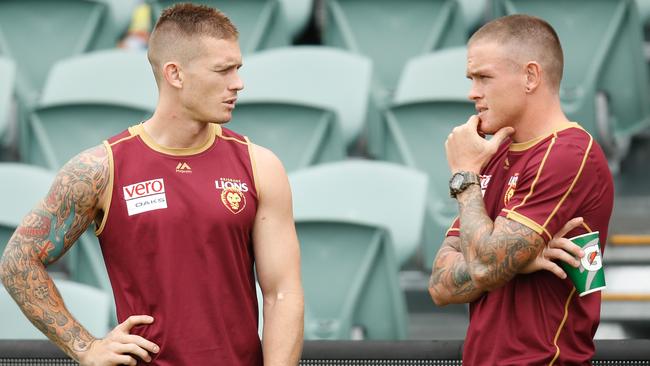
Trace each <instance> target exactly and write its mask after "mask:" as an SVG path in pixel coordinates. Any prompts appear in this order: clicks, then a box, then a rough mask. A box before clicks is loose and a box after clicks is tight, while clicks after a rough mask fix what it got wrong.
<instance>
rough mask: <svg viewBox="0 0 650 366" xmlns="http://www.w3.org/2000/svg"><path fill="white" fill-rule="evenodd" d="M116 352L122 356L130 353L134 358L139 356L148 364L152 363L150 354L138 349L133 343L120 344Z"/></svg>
mask: <svg viewBox="0 0 650 366" xmlns="http://www.w3.org/2000/svg"><path fill="white" fill-rule="evenodd" d="M115 351H116V352H117V353H121V354H125V353H129V354H132V355H134V356H138V357H140V358H141V359H142V360H144V361H146V362H149V361H151V356H149V352H147V351H146V350H144V349H142V348H140V347H138V346H137V345H135V344H133V343H120V344H119V345H117V346H116V347H115Z"/></svg>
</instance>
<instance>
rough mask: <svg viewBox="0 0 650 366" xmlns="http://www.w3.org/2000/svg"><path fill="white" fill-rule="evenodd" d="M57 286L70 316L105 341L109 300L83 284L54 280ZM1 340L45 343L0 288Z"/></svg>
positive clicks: (101, 292) (7, 294)
mask: <svg viewBox="0 0 650 366" xmlns="http://www.w3.org/2000/svg"><path fill="white" fill-rule="evenodd" d="M54 282H55V284H56V287H57V289H58V290H59V293H60V294H61V297H62V298H63V302H64V303H65V305H66V307H67V308H68V310H69V311H70V313H71V314H72V315H73V316H74V317H75V319H77V320H78V321H79V323H81V324H82V325H83V326H84V327H85V328H86V329H87V330H88V331H89V332H90V333H91V334H92V335H94V336H95V337H103V336H104V335H106V333H108V331H109V330H110V328H109V311H110V310H109V309H110V299H109V297H108V296H107V295H106V293H104V292H103V291H101V290H98V289H96V288H93V287H90V286H86V285H84V284H80V283H76V282H73V281H68V280H64V279H55V281H54ZM0 314H2V327H0V339H46V338H47V337H46V336H45V335H44V334H43V333H41V331H39V330H38V329H37V328H36V327H35V326H34V325H32V324H31V323H30V322H29V320H27V318H26V317H25V315H23V313H22V312H21V311H20V308H19V307H18V305H17V304H16V303H15V302H14V300H13V299H12V298H11V296H10V295H9V293H8V292H7V290H6V289H5V288H4V287H3V286H0Z"/></svg>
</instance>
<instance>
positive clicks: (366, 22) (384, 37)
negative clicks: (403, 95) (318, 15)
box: [323, 0, 466, 90]
mask: <svg viewBox="0 0 650 366" xmlns="http://www.w3.org/2000/svg"><path fill="white" fill-rule="evenodd" d="M325 13H326V22H325V25H324V29H323V41H324V43H325V44H326V45H329V46H336V47H342V48H345V49H348V50H350V51H352V52H355V53H359V54H362V55H366V56H368V57H370V59H372V60H373V62H374V64H375V66H376V70H375V72H376V78H377V79H378V80H379V85H381V86H382V87H384V88H388V89H389V90H392V89H393V88H394V87H395V85H396V83H397V80H398V77H399V73H400V71H401V70H402V68H403V67H404V63H405V62H406V61H407V60H408V59H410V58H412V57H414V56H417V55H421V54H424V53H429V52H431V51H434V50H437V49H440V48H444V47H449V46H459V45H462V44H464V43H465V40H466V36H465V26H464V20H463V14H462V10H461V8H460V4H459V3H458V1H457V0H409V1H394V0H381V1H378V0H325Z"/></svg>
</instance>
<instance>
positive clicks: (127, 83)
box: [21, 50, 157, 169]
mask: <svg viewBox="0 0 650 366" xmlns="http://www.w3.org/2000/svg"><path fill="white" fill-rule="evenodd" d="M156 103H157V87H156V83H155V79H154V77H153V74H152V72H151V67H150V66H149V63H148V61H147V58H146V53H145V52H143V51H125V50H109V51H99V52H93V53H89V54H86V55H82V56H79V57H75V58H71V59H67V60H64V61H61V62H59V63H57V64H56V65H55V66H54V67H53V68H52V72H51V73H50V75H49V76H48V79H47V82H46V84H45V88H44V90H43V95H42V98H41V99H40V101H39V103H38V106H37V108H36V109H35V110H34V112H33V113H32V114H31V115H30V118H29V125H28V126H26V128H25V130H26V131H25V133H23V135H24V137H23V140H22V141H21V152H22V155H23V159H24V160H27V161H30V162H33V163H36V164H41V165H44V166H47V167H49V168H52V169H58V168H59V167H60V166H61V165H62V164H63V163H65V162H66V161H67V160H68V159H70V158H71V157H72V156H74V155H76V154H77V153H79V152H81V151H82V150H83V149H86V148H89V147H91V146H96V145H98V144H100V143H101V141H102V140H103V139H106V138H108V137H110V136H112V135H114V134H116V133H119V132H121V131H122V130H124V129H126V128H127V127H129V126H131V125H134V124H137V123H138V122H140V121H142V120H144V119H146V117H147V116H149V115H150V114H151V113H152V112H153V110H154V109H155V107H156Z"/></svg>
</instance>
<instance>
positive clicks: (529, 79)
mask: <svg viewBox="0 0 650 366" xmlns="http://www.w3.org/2000/svg"><path fill="white" fill-rule="evenodd" d="M525 71H526V83H525V88H526V94H530V93H532V92H534V91H535V90H536V89H537V88H538V87H539V85H540V84H541V83H542V66H541V65H540V64H539V63H537V62H535V61H530V62H528V63H527V64H526V70H525Z"/></svg>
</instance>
